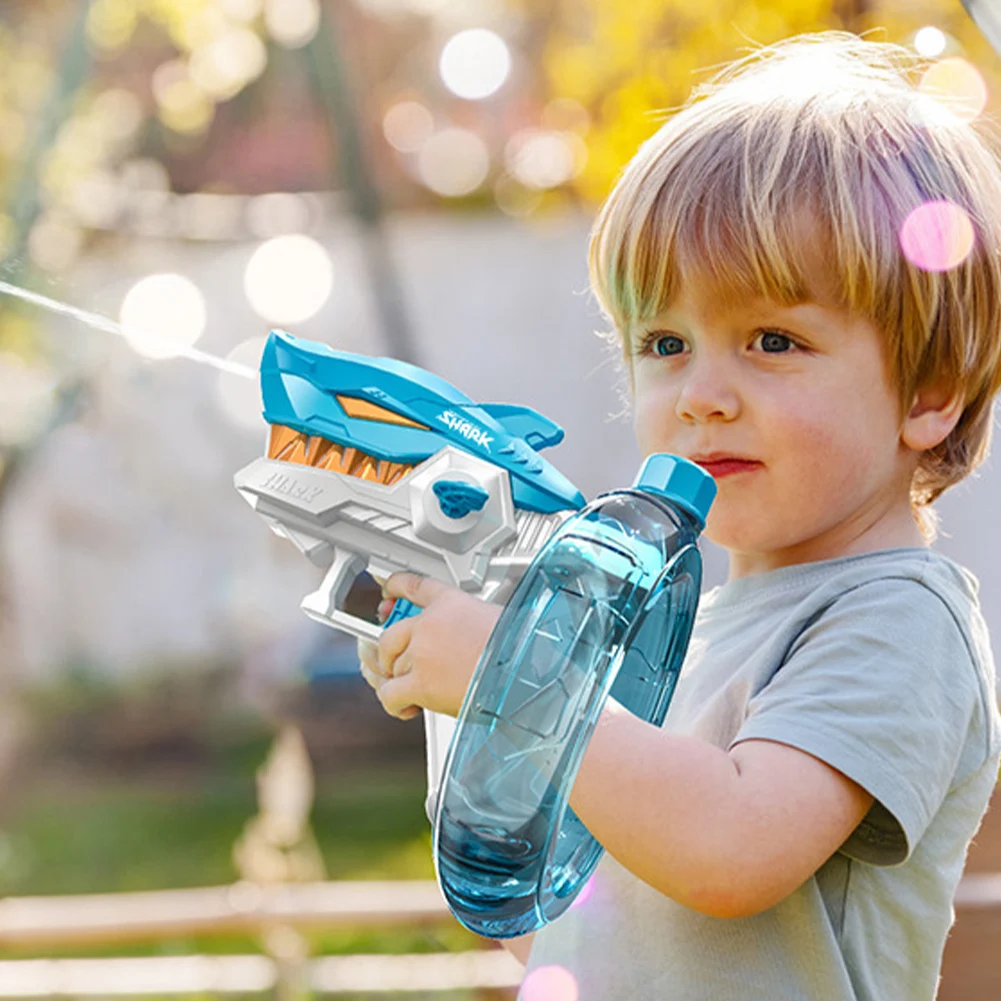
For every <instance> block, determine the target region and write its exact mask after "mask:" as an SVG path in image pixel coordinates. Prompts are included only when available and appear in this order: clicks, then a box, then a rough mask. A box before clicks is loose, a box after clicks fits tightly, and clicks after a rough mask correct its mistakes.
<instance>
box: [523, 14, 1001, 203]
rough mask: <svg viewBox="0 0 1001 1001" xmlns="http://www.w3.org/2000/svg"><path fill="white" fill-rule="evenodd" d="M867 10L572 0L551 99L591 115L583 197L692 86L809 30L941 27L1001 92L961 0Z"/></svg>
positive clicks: (555, 60)
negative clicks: (844, 16)
mask: <svg viewBox="0 0 1001 1001" xmlns="http://www.w3.org/2000/svg"><path fill="white" fill-rule="evenodd" d="M522 3H523V5H524V6H531V3H530V2H529V0H522ZM843 6H844V5H842V9H843ZM862 7H868V13H866V14H865V15H860V16H858V17H857V18H856V19H855V21H853V22H852V23H847V24H846V23H844V22H843V21H842V20H841V18H840V17H839V15H838V13H837V10H838V5H836V4H835V3H834V2H833V0H630V2H629V3H623V2H621V0H574V2H573V3H570V2H569V0H568V2H566V3H565V4H564V6H563V8H562V13H561V20H558V22H557V24H556V25H555V27H554V29H553V31H552V33H551V35H550V37H549V39H548V42H547V45H546V47H545V50H544V56H543V59H544V67H545V72H546V77H547V79H548V81H549V85H550V88H551V94H550V96H551V97H553V98H557V99H558V98H571V99H573V100H575V101H578V102H580V103H581V104H582V105H583V106H584V107H585V108H586V110H587V111H588V113H589V114H590V115H591V119H592V127H591V129H590V130H589V132H588V134H587V136H586V142H587V146H588V159H587V165H586V167H585V169H584V170H583V171H582V172H581V173H580V174H579V175H578V176H577V177H576V178H575V180H574V182H573V184H574V186H575V189H576V192H577V194H578V195H579V196H580V197H581V198H582V199H584V200H586V201H590V202H595V201H599V200H600V199H602V198H603V197H604V196H605V195H606V194H607V193H608V190H609V189H610V188H611V186H612V184H613V183H614V181H615V178H616V177H617V175H618V173H619V171H620V170H621V169H622V167H623V166H624V165H625V163H626V162H627V161H628V160H629V159H630V158H631V157H632V156H633V154H634V153H635V152H636V150H637V148H638V147H639V145H640V144H641V143H642V142H643V141H644V140H645V139H646V138H648V137H649V136H650V135H651V134H652V133H653V132H654V131H656V129H657V127H658V125H659V124H660V122H661V121H662V120H663V118H664V116H665V114H667V113H669V112H670V111H671V110H672V109H677V108H678V107H680V106H681V105H682V104H683V103H684V101H685V99H686V98H687V97H688V95H689V93H690V92H691V90H692V88H693V86H695V85H697V84H699V83H703V82H706V81H708V80H709V79H711V78H712V77H713V76H714V75H715V73H716V72H718V70H720V69H722V68H723V66H725V65H726V64H727V63H729V62H731V61H732V60H734V59H737V58H740V57H742V56H745V55H747V54H748V53H749V52H750V51H752V50H753V49H754V48H756V47H758V46H763V45H769V44H772V43H774V42H777V41H779V40H780V39H783V38H787V37H789V36H792V35H797V34H801V33H804V32H815V31H823V30H829V29H847V30H851V31H855V32H856V33H863V32H866V31H870V30H872V29H874V28H877V29H883V30H880V31H877V32H875V33H874V34H873V35H872V36H871V37H873V38H874V39H875V40H878V41H891V42H896V43H898V44H903V45H907V44H910V43H911V42H912V40H913V37H914V34H915V32H916V31H917V30H918V29H919V28H921V27H924V26H925V25H928V24H933V25H936V26H937V27H939V28H941V29H942V30H943V31H945V32H946V33H947V34H949V35H951V36H952V37H953V38H954V39H955V40H956V44H957V45H958V47H959V49H960V50H961V51H960V52H959V53H951V54H962V55H965V56H966V58H968V59H970V60H971V61H972V62H973V63H974V64H975V65H976V66H977V67H978V68H979V69H980V70H981V72H983V74H984V76H985V77H986V78H987V82H988V87H989V89H990V90H991V91H992V93H1001V79H999V74H1001V57H999V56H998V55H997V54H996V53H994V52H993V50H992V49H991V47H990V46H989V45H988V43H987V42H986V40H985V39H984V38H983V37H982V36H981V35H980V33H979V32H978V30H977V29H976V27H975V25H973V23H972V22H971V21H970V19H969V17H968V16H967V15H966V13H965V11H964V10H963V8H962V5H961V4H959V3H958V2H955V0H911V2H909V3H906V4H902V3H900V2H899V0H868V3H867V4H863V3H860V4H859V8H862Z"/></svg>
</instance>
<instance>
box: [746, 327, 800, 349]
mask: <svg viewBox="0 0 1001 1001" xmlns="http://www.w3.org/2000/svg"><path fill="white" fill-rule="evenodd" d="M758 337H760V338H761V348H762V350H763V351H764V352H765V353H766V354H786V353H787V352H786V351H784V350H782V348H783V345H784V344H786V345H789V346H790V347H794V348H796V347H799V345H798V344H797V343H796V342H795V341H794V340H793V339H792V338H791V337H790V336H789V335H788V334H784V333H782V331H781V330H762V331H761V333H760V334H759V335H758ZM757 339H758V338H755V340H757ZM769 345H771V348H772V349H774V350H770V349H769Z"/></svg>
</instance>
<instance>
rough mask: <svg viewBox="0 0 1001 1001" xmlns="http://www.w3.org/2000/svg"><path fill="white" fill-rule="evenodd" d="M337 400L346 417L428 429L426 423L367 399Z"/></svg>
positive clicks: (339, 397) (349, 398)
mask: <svg viewBox="0 0 1001 1001" xmlns="http://www.w3.org/2000/svg"><path fill="white" fill-rule="evenodd" d="M337 402H338V403H339V404H340V405H341V406H342V407H343V408H344V413H346V414H347V415H348V417H361V418H362V419H363V420H367V421H381V422H382V423H384V424H400V425H402V426H403V427H407V428H420V430H421V431H428V430H430V429H429V428H428V426H427V425H426V424H418V423H417V421H412V420H410V418H409V417H404V416H403V415H402V414H397V413H394V412H393V411H392V410H387V409H386V408H385V407H379V406H376V404H374V403H369V402H368V400H359V399H358V398H357V397H355V396H338V397H337Z"/></svg>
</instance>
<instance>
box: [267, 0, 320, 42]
mask: <svg viewBox="0 0 1001 1001" xmlns="http://www.w3.org/2000/svg"><path fill="white" fill-rule="evenodd" d="M264 25H265V27H266V28H267V31H268V34H269V35H270V36H271V37H272V38H273V39H274V40H275V41H276V42H277V43H278V44H279V45H281V46H282V47H284V48H286V49H299V48H302V46H304V45H308V44H309V42H311V41H312V40H313V39H314V38H315V37H316V33H317V31H319V29H320V4H319V3H318V2H317V0H265V4H264Z"/></svg>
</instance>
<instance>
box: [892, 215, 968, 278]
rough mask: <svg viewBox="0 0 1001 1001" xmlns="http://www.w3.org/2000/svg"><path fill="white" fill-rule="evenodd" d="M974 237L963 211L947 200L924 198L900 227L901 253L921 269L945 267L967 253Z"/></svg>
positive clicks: (933, 269) (954, 264) (957, 262)
mask: <svg viewBox="0 0 1001 1001" xmlns="http://www.w3.org/2000/svg"><path fill="white" fill-rule="evenodd" d="M974 240H975V235H974V230H973V223H972V222H971V221H970V217H969V216H968V215H967V214H966V212H965V211H964V210H963V209H962V208H960V207H959V206H958V205H955V204H953V203H952V202H948V201H933V202H926V203H925V204H924V205H919V206H918V207H917V208H916V209H914V210H913V211H912V212H911V213H910V214H909V215H908V216H907V218H906V219H905V220H904V224H903V225H902V226H901V227H900V248H901V250H902V251H903V252H904V256H905V257H906V258H907V259H908V260H909V261H910V262H911V263H912V264H913V265H914V266H915V267H917V268H921V269H922V270H923V271H948V270H949V269H950V268H954V267H956V266H957V265H959V264H962V262H963V261H964V260H966V258H967V257H968V256H969V254H970V252H971V251H972V250H973V244H974Z"/></svg>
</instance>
